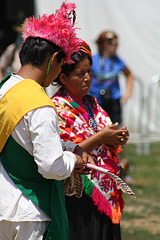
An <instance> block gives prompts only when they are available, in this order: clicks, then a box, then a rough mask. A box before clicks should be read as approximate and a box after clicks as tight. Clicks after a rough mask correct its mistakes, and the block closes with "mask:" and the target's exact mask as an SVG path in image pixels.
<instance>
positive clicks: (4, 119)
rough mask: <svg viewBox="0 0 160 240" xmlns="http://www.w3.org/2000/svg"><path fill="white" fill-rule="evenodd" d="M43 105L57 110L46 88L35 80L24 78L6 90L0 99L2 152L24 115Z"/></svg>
mask: <svg viewBox="0 0 160 240" xmlns="http://www.w3.org/2000/svg"><path fill="white" fill-rule="evenodd" d="M42 106H51V107H53V108H54V109H55V110H56V107H55V105H54V104H53V102H52V100H51V99H50V98H49V97H48V96H47V95H46V92H45V91H44V89H43V88H42V87H41V86H40V85H39V84H38V83H37V82H35V81H34V80H31V79H24V80H23V81H21V82H19V83H17V84H16V85H14V86H13V87H12V88H10V89H9V90H8V91H7V92H6V94H5V95H4V96H3V98H2V99H1V100H0V152H1V151H2V149H3V147H4V145H5V143H6V141H7V139H8V137H9V136H10V135H11V133H12V131H13V129H14V128H15V126H16V125H17V123H18V122H19V121H20V120H21V119H22V118H23V116H24V115H25V114H27V113H28V112H29V111H31V110H33V109H36V108H39V107H42ZM56 112H57V111H56Z"/></svg>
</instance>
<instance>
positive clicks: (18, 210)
mask: <svg viewBox="0 0 160 240" xmlns="http://www.w3.org/2000/svg"><path fill="white" fill-rule="evenodd" d="M19 81H23V78H21V77H20V76H17V75H13V76H12V77H11V78H10V79H9V80H8V81H7V82H6V83H4V85H3V86H2V88H1V89H0V99H1V98H2V97H3V95H4V94H5V93H6V92H7V91H8V90H9V89H10V88H11V87H12V86H14V85H15V84H16V83H18V82H19ZM12 137H13V138H14V139H15V141H16V142H18V143H19V144H20V145H21V146H22V147H23V148H24V149H25V150H27V151H28V152H29V153H30V154H31V155H32V156H34V160H35V162H36V164H37V165H38V171H39V173H41V174H42V175H43V177H44V178H47V179H56V180H62V179H65V178H67V177H68V176H69V175H70V174H71V172H72V171H73V169H74V166H75V163H76V157H75V155H74V154H73V153H72V152H70V151H73V150H74V148H75V146H76V145H75V144H73V143H72V142H66V143H65V142H61V139H60V135H59V123H58V119H57V115H56V112H55V110H54V109H53V108H52V107H49V106H48V107H41V108H38V109H35V110H33V111H30V112H29V113H27V114H26V115H25V116H24V117H23V118H22V119H21V121H20V122H19V123H18V124H17V125H16V127H15V129H14V130H13V132H12ZM63 146H65V148H66V150H69V151H63ZM0 189H1V194H0V220H9V221H47V220H49V217H48V216H47V215H46V214H45V213H44V212H43V211H42V210H41V209H39V207H38V206H36V205H35V204H34V203H33V202H32V201H31V200H30V199H28V198H27V197H26V196H25V195H24V194H23V193H22V192H21V191H20V190H19V189H18V188H17V187H16V185H15V184H14V183H13V182H12V180H11V179H10V177H9V176H8V174H7V173H6V171H5V169H4V168H3V166H2V164H1V163H0Z"/></svg>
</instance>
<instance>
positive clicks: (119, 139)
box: [97, 123, 129, 146]
mask: <svg viewBox="0 0 160 240" xmlns="http://www.w3.org/2000/svg"><path fill="white" fill-rule="evenodd" d="M117 126H118V123H115V124H112V125H111V126H106V127H104V128H102V129H101V130H100V131H99V132H98V133H97V137H98V138H99V143H100V144H107V145H113V146H119V145H124V144H126V142H127V141H128V138H129V133H128V130H127V128H126V127H125V126H124V127H122V128H120V129H116V128H117Z"/></svg>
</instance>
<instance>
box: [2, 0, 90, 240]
mask: <svg viewBox="0 0 160 240" xmlns="http://www.w3.org/2000/svg"><path fill="white" fill-rule="evenodd" d="M74 9H75V4H72V3H66V2H64V3H63V4H62V6H61V8H60V9H59V10H57V11H56V13H55V14H51V15H45V14H44V15H43V16H41V17H39V18H37V19H36V18H34V17H30V18H28V19H27V20H26V21H25V24H24V26H23V27H24V30H23V33H22V36H23V46H22V49H21V51H20V55H19V56H20V61H21V65H22V67H21V68H20V70H19V71H18V72H17V73H14V74H11V75H8V76H7V77H6V78H4V79H3V80H2V81H1V82H0V189H1V194H0V239H1V240H5V239H10V240H12V239H14V240H18V239H23V240H42V239H54V240H67V239H69V231H68V219H67V214H66V209H65V202H64V189H63V181H62V180H63V179H65V178H67V177H68V176H69V175H70V174H71V172H72V171H73V170H74V171H75V172H76V173H77V172H78V173H87V172H88V171H87V170H84V165H83V164H84V163H86V162H87V161H89V162H92V161H93V160H92V159H91V157H90V156H88V155H87V153H86V152H85V151H84V150H83V149H81V148H78V147H77V145H75V144H73V143H72V142H66V143H62V142H61V140H60V136H59V125H58V119H57V115H56V114H57V113H56V109H55V106H54V104H53V102H52V101H51V100H50V99H49V97H48V96H47V95H46V93H45V91H44V89H43V87H47V86H49V84H50V83H51V82H52V81H53V79H55V78H56V77H57V75H58V73H59V71H60V68H61V65H62V64H63V62H64V61H67V62H69V61H70V56H71V54H72V53H73V52H75V51H78V50H79V45H80V43H79V42H78V39H77V37H76V34H75V30H76V28H74V21H75V11H74ZM63 150H66V151H63ZM72 152H74V153H72Z"/></svg>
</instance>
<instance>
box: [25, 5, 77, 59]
mask: <svg viewBox="0 0 160 240" xmlns="http://www.w3.org/2000/svg"><path fill="white" fill-rule="evenodd" d="M75 8H76V6H75V4H74V3H67V2H66V1H65V2H63V3H62V5H61V8H60V9H58V10H56V12H55V14H50V15H47V14H44V15H42V16H39V18H37V19H36V18H35V17H34V16H33V17H30V18H28V19H27V20H26V21H25V23H24V25H23V32H22V37H23V42H25V41H26V39H27V38H29V37H39V38H43V39H46V40H48V41H50V42H52V43H54V44H56V45H57V46H59V47H60V48H61V49H62V50H63V52H64V53H65V54H66V58H65V61H66V62H68V63H70V62H71V60H70V56H71V54H72V53H73V52H78V51H79V49H80V42H79V40H78V38H77V37H76V33H75V31H76V30H77V28H75V27H74V23H75V19H76V16H75V10H74V9H75Z"/></svg>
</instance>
